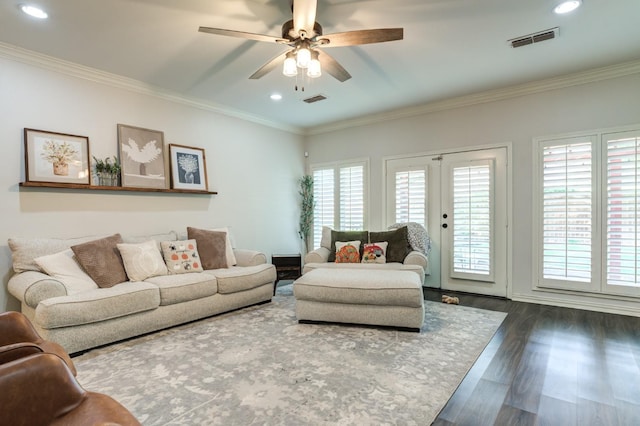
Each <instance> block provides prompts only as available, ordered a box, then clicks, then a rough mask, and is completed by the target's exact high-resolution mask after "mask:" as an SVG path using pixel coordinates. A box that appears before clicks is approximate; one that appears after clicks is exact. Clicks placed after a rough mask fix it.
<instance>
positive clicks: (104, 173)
mask: <svg viewBox="0 0 640 426" xmlns="http://www.w3.org/2000/svg"><path fill="white" fill-rule="evenodd" d="M93 160H94V161H95V171H96V176H97V178H98V185H99V186H119V182H118V178H119V177H120V170H121V167H120V162H119V161H118V159H117V158H116V157H113V162H111V158H109V157H107V158H105V159H104V160H101V159H98V158H96V157H95V156H94V157H93Z"/></svg>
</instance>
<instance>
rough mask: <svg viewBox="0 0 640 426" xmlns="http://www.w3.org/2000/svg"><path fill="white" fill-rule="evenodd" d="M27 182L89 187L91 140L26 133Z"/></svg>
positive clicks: (46, 132) (41, 131)
mask: <svg viewBox="0 0 640 426" xmlns="http://www.w3.org/2000/svg"><path fill="white" fill-rule="evenodd" d="M24 155H25V162H24V164H25V178H26V181H27V182H56V183H63V184H65V183H68V184H73V185H89V183H90V172H89V138H88V137H87V136H76V135H68V134H66V133H55V132H48V131H45V130H35V129H24Z"/></svg>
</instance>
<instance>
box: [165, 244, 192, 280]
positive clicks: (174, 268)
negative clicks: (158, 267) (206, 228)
mask: <svg viewBox="0 0 640 426" xmlns="http://www.w3.org/2000/svg"><path fill="white" fill-rule="evenodd" d="M160 246H161V247H162V256H163V257H164V261H165V263H166V265H167V269H168V271H169V273H170V274H184V273H187V272H202V263H201V262H200V255H199V254H198V244H197V243H196V240H186V241H162V242H161V243H160Z"/></svg>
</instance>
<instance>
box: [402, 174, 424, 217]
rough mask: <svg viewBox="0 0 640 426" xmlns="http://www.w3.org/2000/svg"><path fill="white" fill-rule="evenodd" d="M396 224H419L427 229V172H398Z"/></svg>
mask: <svg viewBox="0 0 640 426" xmlns="http://www.w3.org/2000/svg"><path fill="white" fill-rule="evenodd" d="M395 185H396V190H395V194H396V200H395V209H396V214H395V221H396V223H406V222H417V223H419V224H421V225H422V226H424V227H425V228H426V218H425V216H426V214H425V210H426V207H425V206H426V200H425V196H426V187H427V185H426V173H425V170H424V169H422V170H405V171H400V172H396V176H395Z"/></svg>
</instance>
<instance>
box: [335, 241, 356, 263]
mask: <svg viewBox="0 0 640 426" xmlns="http://www.w3.org/2000/svg"><path fill="white" fill-rule="evenodd" d="M335 245H336V263H360V241H347V242H342V241H336V242H335Z"/></svg>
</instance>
